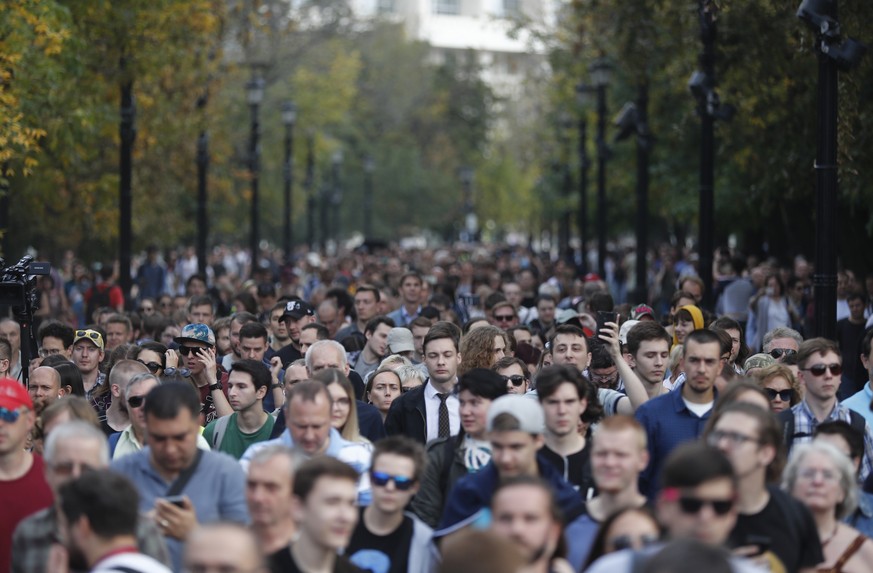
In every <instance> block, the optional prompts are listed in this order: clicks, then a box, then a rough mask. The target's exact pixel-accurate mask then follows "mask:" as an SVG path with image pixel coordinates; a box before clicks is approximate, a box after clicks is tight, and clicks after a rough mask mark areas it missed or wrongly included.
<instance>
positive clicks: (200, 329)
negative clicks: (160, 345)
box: [173, 322, 215, 346]
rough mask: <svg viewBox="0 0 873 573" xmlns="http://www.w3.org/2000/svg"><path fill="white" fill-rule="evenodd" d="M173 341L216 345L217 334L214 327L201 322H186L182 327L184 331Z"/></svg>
mask: <svg viewBox="0 0 873 573" xmlns="http://www.w3.org/2000/svg"><path fill="white" fill-rule="evenodd" d="M173 342H176V343H178V344H184V343H185V342H205V343H206V344H208V345H209V346H215V334H214V333H213V332H212V329H211V328H209V327H208V326H206V325H205V324H202V323H200V322H195V323H193V324H186V325H185V326H184V327H182V333H181V334H179V336H177V337H176V338H174V339H173Z"/></svg>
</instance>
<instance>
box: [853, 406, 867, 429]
mask: <svg viewBox="0 0 873 573" xmlns="http://www.w3.org/2000/svg"><path fill="white" fill-rule="evenodd" d="M849 424H850V425H851V426H852V427H853V428H855V429H856V430H857V431H858V432H860V433H861V435H862V436H864V435H866V434H867V420H865V419H864V416H862V415H861V414H859V413H858V412H856V411H854V410H852V409H849Z"/></svg>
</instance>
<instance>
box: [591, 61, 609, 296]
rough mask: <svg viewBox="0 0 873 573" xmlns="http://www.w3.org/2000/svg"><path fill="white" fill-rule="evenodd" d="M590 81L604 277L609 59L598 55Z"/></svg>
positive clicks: (599, 259) (599, 244)
mask: <svg viewBox="0 0 873 573" xmlns="http://www.w3.org/2000/svg"><path fill="white" fill-rule="evenodd" d="M588 73H589V74H590V75H591V81H592V83H593V84H594V87H595V88H597V272H598V273H599V274H600V277H601V278H604V279H605V278H606V162H607V161H608V160H609V146H607V145H606V88H607V87H608V86H609V79H610V75H611V73H612V66H611V65H610V63H609V61H608V60H607V59H606V58H604V57H600V58H597V59H596V60H594V62H592V63H591V65H590V66H589V67H588Z"/></svg>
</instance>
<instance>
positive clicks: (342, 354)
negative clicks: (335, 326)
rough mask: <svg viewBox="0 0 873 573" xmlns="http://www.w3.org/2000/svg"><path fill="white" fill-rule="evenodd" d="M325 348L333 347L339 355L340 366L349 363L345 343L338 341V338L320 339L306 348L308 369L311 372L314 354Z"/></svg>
mask: <svg viewBox="0 0 873 573" xmlns="http://www.w3.org/2000/svg"><path fill="white" fill-rule="evenodd" d="M325 348H332V349H333V351H334V352H336V354H337V356H338V357H339V367H340V368H345V367H346V364H348V360H349V359H348V356H346V349H345V348H343V345H342V344H340V343H339V342H337V341H336V340H319V341H318V342H316V343H315V344H313V345H312V346H310V347H309V348H307V349H306V356H304V359H305V360H306V371H307V372H309V373H310V374H311V373H312V355H313V354H314V353H316V352H321V351H322V350H324V349H325Z"/></svg>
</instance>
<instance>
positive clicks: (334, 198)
mask: <svg viewBox="0 0 873 573" xmlns="http://www.w3.org/2000/svg"><path fill="white" fill-rule="evenodd" d="M343 159H344V158H343V150H342V149H337V150H336V151H334V152H333V155H332V156H331V158H330V162H331V166H332V167H333V185H331V194H330V205H331V214H332V215H333V225H332V227H333V240H334V244H335V247H334V248H335V250H336V251H337V252H339V240H340V235H341V234H342V233H341V229H340V223H341V221H340V205H341V204H342V200H343V191H342V187H341V186H340V171H341V170H342V166H343Z"/></svg>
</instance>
